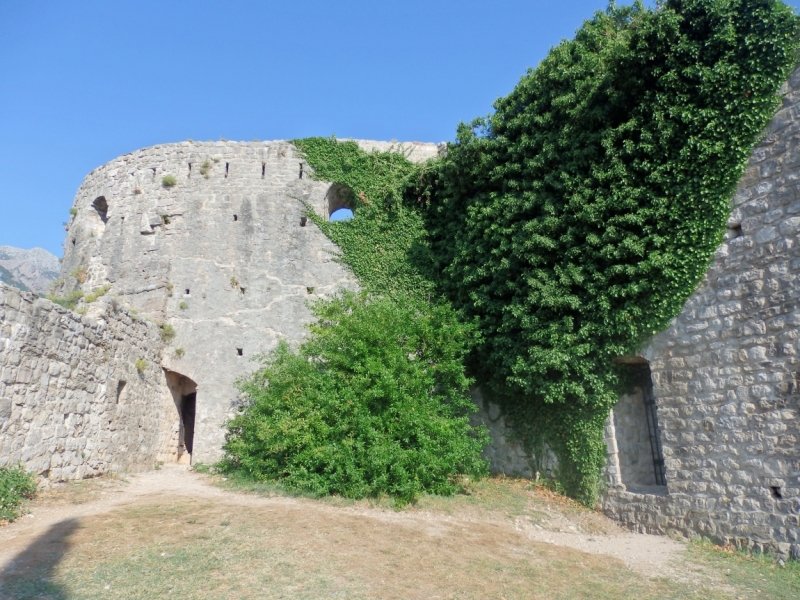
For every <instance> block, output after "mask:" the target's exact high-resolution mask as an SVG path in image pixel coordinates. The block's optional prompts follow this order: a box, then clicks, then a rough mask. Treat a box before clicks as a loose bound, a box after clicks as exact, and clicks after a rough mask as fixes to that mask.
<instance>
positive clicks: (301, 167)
mask: <svg viewBox="0 0 800 600" xmlns="http://www.w3.org/2000/svg"><path fill="white" fill-rule="evenodd" d="M302 178H303V163H300V179H302Z"/></svg>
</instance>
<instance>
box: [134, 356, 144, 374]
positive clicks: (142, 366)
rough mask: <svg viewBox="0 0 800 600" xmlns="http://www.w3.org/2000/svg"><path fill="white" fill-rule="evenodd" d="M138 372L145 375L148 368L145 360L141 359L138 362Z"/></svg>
mask: <svg viewBox="0 0 800 600" xmlns="http://www.w3.org/2000/svg"><path fill="white" fill-rule="evenodd" d="M135 364H136V370H137V371H139V373H144V370H145V369H146V368H147V361H146V360H145V359H143V358H139V359H137V360H136V363H135Z"/></svg>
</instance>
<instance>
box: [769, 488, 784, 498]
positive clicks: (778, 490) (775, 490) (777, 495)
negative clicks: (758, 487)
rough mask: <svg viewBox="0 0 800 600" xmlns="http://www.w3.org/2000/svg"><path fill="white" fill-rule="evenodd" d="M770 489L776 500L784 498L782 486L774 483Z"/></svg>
mask: <svg viewBox="0 0 800 600" xmlns="http://www.w3.org/2000/svg"><path fill="white" fill-rule="evenodd" d="M770 489H771V490H772V497H773V498H775V499H776V500H783V494H781V488H779V487H778V486H777V485H773V486H770Z"/></svg>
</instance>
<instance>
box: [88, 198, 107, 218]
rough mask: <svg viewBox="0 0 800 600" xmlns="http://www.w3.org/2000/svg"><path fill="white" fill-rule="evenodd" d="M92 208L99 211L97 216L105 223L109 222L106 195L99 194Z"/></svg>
mask: <svg viewBox="0 0 800 600" xmlns="http://www.w3.org/2000/svg"><path fill="white" fill-rule="evenodd" d="M92 208H93V209H95V211H97V216H99V217H100V220H101V221H102V222H103V223H107V222H108V202H106V197H105V196H98V197H97V198H95V199H94V202H92Z"/></svg>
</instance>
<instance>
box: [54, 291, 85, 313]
mask: <svg viewBox="0 0 800 600" xmlns="http://www.w3.org/2000/svg"><path fill="white" fill-rule="evenodd" d="M45 298H47V299H48V300H51V301H52V302H55V303H56V304H58V305H59V306H61V307H63V308H66V309H69V310H75V307H76V306H77V305H78V302H79V301H80V300H81V298H83V292H82V291H81V290H72V291H71V292H67V293H66V294H64V295H63V296H56V295H55V294H49V295H47V296H45Z"/></svg>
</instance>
